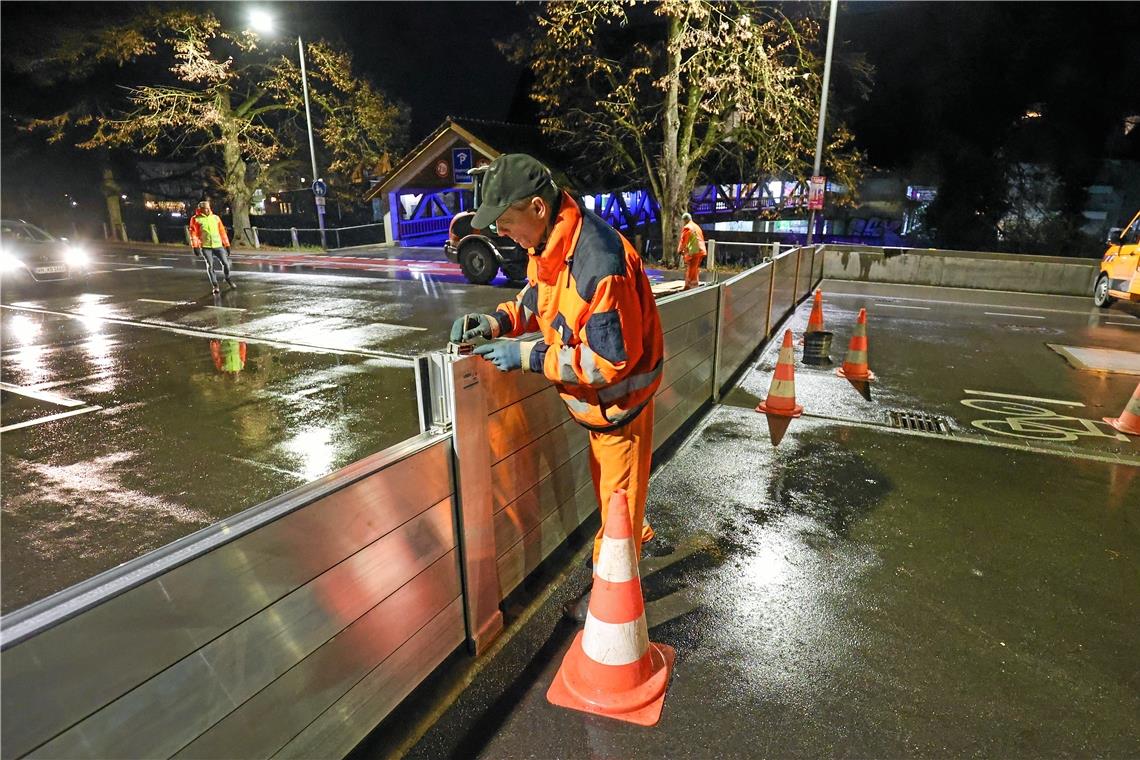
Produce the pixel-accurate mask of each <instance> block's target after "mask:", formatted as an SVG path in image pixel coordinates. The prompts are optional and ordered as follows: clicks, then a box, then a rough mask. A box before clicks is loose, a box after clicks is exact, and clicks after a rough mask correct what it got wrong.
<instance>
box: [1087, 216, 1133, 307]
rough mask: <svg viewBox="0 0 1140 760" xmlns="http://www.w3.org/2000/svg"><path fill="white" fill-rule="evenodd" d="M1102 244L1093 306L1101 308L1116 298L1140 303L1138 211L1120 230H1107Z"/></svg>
mask: <svg viewBox="0 0 1140 760" xmlns="http://www.w3.org/2000/svg"><path fill="white" fill-rule="evenodd" d="M1106 242H1107V243H1108V250H1107V251H1105V252H1104V258H1103V259H1101V261H1100V274H1099V275H1098V276H1097V278H1096V287H1095V288H1093V303H1095V304H1096V305H1097V306H1100V307H1102V308H1103V307H1105V306H1108V305H1109V304H1111V303H1112V302H1113V301H1115V300H1116V299H1118V298H1119V299H1121V300H1124V301H1140V211H1138V212H1136V216H1134V217H1132V221H1131V222H1129V223H1128V226H1127V227H1125V228H1124V229H1123V230H1120V229H1113V230H1110V231H1109V233H1108V240H1107V241H1106Z"/></svg>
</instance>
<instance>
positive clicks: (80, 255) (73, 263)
mask: <svg viewBox="0 0 1140 760" xmlns="http://www.w3.org/2000/svg"><path fill="white" fill-rule="evenodd" d="M63 260H64V262H66V263H67V265H68V266H69V267H85V266H87V263H88V261H89V260H90V259H89V257H88V256H87V251H85V250H83V249H82V248H80V247H79V246H77V245H69V246H67V248H66V249H64V251H63Z"/></svg>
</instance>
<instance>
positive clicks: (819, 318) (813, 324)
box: [804, 288, 823, 333]
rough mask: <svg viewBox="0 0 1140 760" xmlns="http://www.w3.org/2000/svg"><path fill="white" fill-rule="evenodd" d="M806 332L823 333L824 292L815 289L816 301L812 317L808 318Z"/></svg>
mask: <svg viewBox="0 0 1140 760" xmlns="http://www.w3.org/2000/svg"><path fill="white" fill-rule="evenodd" d="M804 332H809V333H812V332H823V291H822V290H820V289H819V288H816V289H815V301H813V302H812V305H811V315H810V316H808V324H807V330H805V331H804Z"/></svg>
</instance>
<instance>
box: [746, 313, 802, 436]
mask: <svg viewBox="0 0 1140 760" xmlns="http://www.w3.org/2000/svg"><path fill="white" fill-rule="evenodd" d="M756 411H758V412H764V414H774V415H776V416H779V417H799V416H800V415H801V414H803V413H804V408H803V406H801V405H800V404H797V403H796V357H795V349H793V348H792V331H791V330H785V331H784V343H783V345H781V346H780V358H779V359H777V360H776V371H775V373H773V375H772V385H770V386H769V387H768V398H766V399H764V400H763V401H761V402H760V404H759V406H757V407H756Z"/></svg>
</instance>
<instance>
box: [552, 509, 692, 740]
mask: <svg viewBox="0 0 1140 760" xmlns="http://www.w3.org/2000/svg"><path fill="white" fill-rule="evenodd" d="M675 657H676V654H675V653H674V651H673V648H672V647H670V646H666V645H665V644H653V643H651V642H650V641H649V629H648V627H647V625H646V623H645V602H644V600H643V599H642V597H641V577H640V575H639V574H638V569H637V549H636V547H635V546H634V543H633V527H632V525H631V521H630V518H629V504H628V502H627V500H626V494H625V490H624V489H620V488H619V489H618V490H616V491H614V494H613V496H612V497H611V498H610V508H609V511H608V513H607V516H606V527H605V533H604V534H603V537H602V550H601V552H600V554H599V555H598V561H597V562H596V563H595V564H594V589H593V592H592V593H591V594H590V610H589V612H587V613H586V627H585V629H584V630H582V631H579V632H578V635H577V636H575V637H574V642H573V643H572V644H571V645H570V651H568V652H567V653H566V657H565V658H563V660H562V666H561V667H559V668H558V673H557V675H555V676H554V682H553V683H551V684H550V689H549V690H548V691H547V692H546V699H547V701H548V702H550V703H551V704H552V705H558V706H559V707H568V708H570V709H571V710H581V711H582V712H588V713H594V714H596V715H602V716H605V717H607V718H616V719H617V720H624V721H626V722H628V723H637V724H639V725H642V726H653V725H656V724H657V721H658V720H660V719H661V708H662V706H663V705H664V704H665V689H666V687H667V686H668V685H669V675H670V673H671V672H672V670H673V660H674V658H675Z"/></svg>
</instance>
